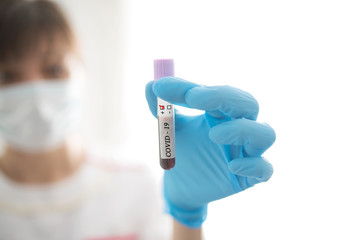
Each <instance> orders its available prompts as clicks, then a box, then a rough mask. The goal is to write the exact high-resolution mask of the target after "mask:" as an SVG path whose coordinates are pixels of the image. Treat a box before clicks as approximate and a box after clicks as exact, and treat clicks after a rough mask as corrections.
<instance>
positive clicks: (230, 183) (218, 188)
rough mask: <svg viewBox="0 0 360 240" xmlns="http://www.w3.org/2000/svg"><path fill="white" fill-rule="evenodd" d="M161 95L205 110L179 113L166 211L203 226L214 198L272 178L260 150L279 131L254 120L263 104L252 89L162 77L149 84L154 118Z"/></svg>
mask: <svg viewBox="0 0 360 240" xmlns="http://www.w3.org/2000/svg"><path fill="white" fill-rule="evenodd" d="M157 97H160V98H162V99H164V100H165V101H168V102H170V103H173V104H177V105H181V106H185V107H189V108H195V109H200V110H205V114H203V115H200V116H185V115H182V114H179V113H178V112H175V130H176V132H175V142H176V143H175V144H176V145H175V148H176V164H175V167H174V168H173V169H172V170H168V171H165V175H164V196H165V202H166V206H167V212H168V213H170V214H171V215H172V216H173V217H174V218H175V219H176V220H177V221H179V222H181V223H182V224H184V225H186V226H188V227H191V228H197V227H200V226H201V224H202V223H203V221H204V220H205V218H206V214H207V204H208V203H209V202H211V201H214V200H217V199H221V198H224V197H227V196H229V195H232V194H234V193H238V192H240V191H243V190H245V189H247V188H249V187H252V186H253V185H255V184H257V183H260V182H265V181H267V180H268V179H269V178H270V177H271V175H272V173H273V168H272V165H271V164H270V163H269V162H267V161H266V160H265V159H264V158H263V157H261V155H262V154H263V153H264V152H265V150H266V149H268V148H269V147H270V146H271V145H272V144H273V142H274V141H275V132H274V130H273V129H272V128H271V127H270V126H269V125H267V124H264V123H259V122H256V121H255V120H256V118H257V115H258V109H259V107H258V103H257V101H256V100H255V99H254V98H253V97H252V96H251V95H250V94H249V93H247V92H244V91H242V90H240V89H236V88H233V87H229V86H214V87H206V86H200V85H198V84H195V83H192V82H188V81H185V80H183V79H180V78H175V77H166V78H161V79H159V80H157V81H156V82H154V81H151V82H149V83H148V84H147V86H146V99H147V101H148V104H149V107H150V110H151V112H152V114H153V115H154V116H155V117H156V116H157V112H156V111H157Z"/></svg>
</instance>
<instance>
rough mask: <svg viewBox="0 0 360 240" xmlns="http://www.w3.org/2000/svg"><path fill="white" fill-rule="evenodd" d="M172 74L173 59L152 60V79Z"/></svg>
mask: <svg viewBox="0 0 360 240" xmlns="http://www.w3.org/2000/svg"><path fill="white" fill-rule="evenodd" d="M173 76H174V60H173V59H155V60H154V80H158V79H159V78H162V77H173Z"/></svg>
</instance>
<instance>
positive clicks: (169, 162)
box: [160, 158, 175, 170]
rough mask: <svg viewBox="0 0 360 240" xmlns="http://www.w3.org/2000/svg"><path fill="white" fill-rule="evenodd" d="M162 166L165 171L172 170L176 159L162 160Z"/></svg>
mask: <svg viewBox="0 0 360 240" xmlns="http://www.w3.org/2000/svg"><path fill="white" fill-rule="evenodd" d="M160 166H161V167H162V168H163V169H165V170H170V169H172V168H173V167H174V166H175V158H167V159H164V158H160Z"/></svg>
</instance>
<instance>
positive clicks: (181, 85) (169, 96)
mask: <svg viewBox="0 0 360 240" xmlns="http://www.w3.org/2000/svg"><path fill="white" fill-rule="evenodd" d="M198 86H200V85H198V84H196V83H192V82H188V81H185V80H183V79H181V78H176V77H164V78H160V79H158V80H156V81H155V83H154V84H153V91H154V94H155V95H156V96H158V97H160V98H162V99H163V100H165V101H167V102H170V103H172V104H177V105H180V106H184V107H190V106H189V105H188V104H187V103H186V100H185V96H186V93H187V91H188V90H189V89H191V88H194V87H198Z"/></svg>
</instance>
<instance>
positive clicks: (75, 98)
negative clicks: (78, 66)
mask: <svg viewBox="0 0 360 240" xmlns="http://www.w3.org/2000/svg"><path fill="white" fill-rule="evenodd" d="M74 81H76V80H43V81H37V82H30V83H24V84H18V85H14V86H9V87H3V88H0V136H1V137H2V138H3V139H4V140H5V141H6V142H7V144H9V145H10V146H11V147H13V148H15V149H19V150H21V151H25V152H30V153H39V152H45V151H49V150H52V149H54V148H56V147H59V145H61V144H62V143H64V141H65V139H66V137H67V136H68V135H69V134H70V133H71V132H72V131H73V130H74V129H75V126H76V125H77V124H78V123H79V120H80V118H81V117H80V116H81V111H80V110H81V107H80V103H81V101H80V99H81V96H79V92H80V91H79V89H78V85H77V84H76V83H74Z"/></svg>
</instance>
